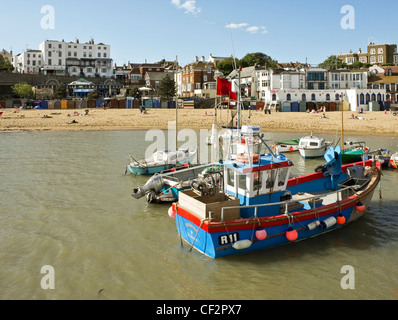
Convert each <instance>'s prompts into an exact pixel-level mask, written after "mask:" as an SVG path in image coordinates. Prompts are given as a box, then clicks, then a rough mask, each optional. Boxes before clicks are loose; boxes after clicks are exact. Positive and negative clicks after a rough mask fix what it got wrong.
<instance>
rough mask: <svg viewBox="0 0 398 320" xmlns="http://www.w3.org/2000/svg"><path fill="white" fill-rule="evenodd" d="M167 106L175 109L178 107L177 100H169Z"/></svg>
mask: <svg viewBox="0 0 398 320" xmlns="http://www.w3.org/2000/svg"><path fill="white" fill-rule="evenodd" d="M167 108H169V109H175V108H176V102H175V101H169V103H168V104H167Z"/></svg>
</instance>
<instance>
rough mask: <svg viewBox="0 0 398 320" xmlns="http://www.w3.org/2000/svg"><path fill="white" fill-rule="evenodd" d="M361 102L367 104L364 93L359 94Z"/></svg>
mask: <svg viewBox="0 0 398 320" xmlns="http://www.w3.org/2000/svg"><path fill="white" fill-rule="evenodd" d="M359 103H360V104H365V96H364V94H363V93H361V95H360V96H359Z"/></svg>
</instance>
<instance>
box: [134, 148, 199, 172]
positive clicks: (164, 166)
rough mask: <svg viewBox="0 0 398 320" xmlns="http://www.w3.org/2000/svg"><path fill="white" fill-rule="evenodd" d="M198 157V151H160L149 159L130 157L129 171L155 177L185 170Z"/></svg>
mask: <svg viewBox="0 0 398 320" xmlns="http://www.w3.org/2000/svg"><path fill="white" fill-rule="evenodd" d="M195 156H196V150H181V149H179V150H177V151H175V150H174V151H170V150H158V151H156V152H155V153H154V154H153V155H151V156H150V157H149V158H146V159H142V160H138V161H137V160H135V159H134V158H133V157H132V156H130V160H131V162H130V164H129V165H128V166H127V169H126V172H127V170H128V171H130V172H131V173H132V174H135V175H147V176H149V175H153V174H155V173H159V172H162V171H165V170H170V169H172V168H176V169H178V168H184V165H185V164H189V163H191V162H192V161H193V160H194V159H195Z"/></svg>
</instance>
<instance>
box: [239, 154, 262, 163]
mask: <svg viewBox="0 0 398 320" xmlns="http://www.w3.org/2000/svg"><path fill="white" fill-rule="evenodd" d="M250 157H251V159H252V163H258V161H259V160H260V156H259V155H258V154H257V153H252V154H250ZM236 161H238V162H241V163H250V160H249V155H248V154H247V153H239V154H238V155H236Z"/></svg>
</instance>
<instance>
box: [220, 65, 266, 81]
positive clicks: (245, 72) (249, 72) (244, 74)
mask: <svg viewBox="0 0 398 320" xmlns="http://www.w3.org/2000/svg"><path fill="white" fill-rule="evenodd" d="M258 70H265V69H264V68H263V67H259V66H257V67H256V66H251V67H246V68H242V71H241V73H240V76H241V78H249V77H251V76H252V75H253V73H254V72H255V71H258ZM237 76H238V70H233V71H232V72H231V73H230V74H229V75H228V77H227V78H230V79H232V78H235V77H237Z"/></svg>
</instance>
